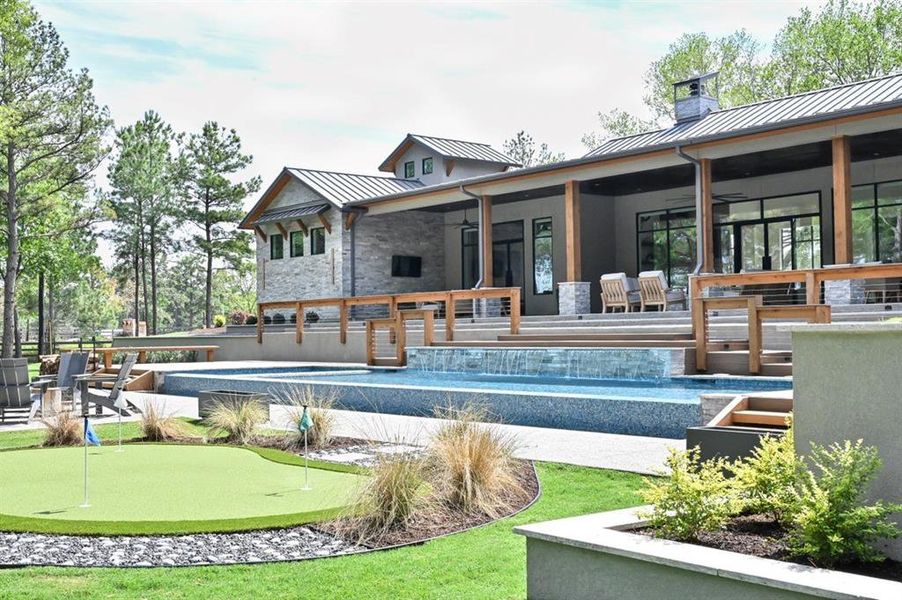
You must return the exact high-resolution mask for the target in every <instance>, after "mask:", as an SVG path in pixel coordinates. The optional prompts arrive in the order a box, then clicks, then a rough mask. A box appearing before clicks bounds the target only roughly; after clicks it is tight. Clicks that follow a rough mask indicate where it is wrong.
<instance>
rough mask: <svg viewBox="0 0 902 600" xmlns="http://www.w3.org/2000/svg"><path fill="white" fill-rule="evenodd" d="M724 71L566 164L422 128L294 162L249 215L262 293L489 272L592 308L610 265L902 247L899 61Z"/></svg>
mask: <svg viewBox="0 0 902 600" xmlns="http://www.w3.org/2000/svg"><path fill="white" fill-rule="evenodd" d="M715 78H716V74H708V75H702V76H699V77H695V78H692V79H690V80H687V81H683V82H678V83H676V84H674V94H675V103H676V122H675V123H674V124H673V125H672V126H670V127H668V128H665V129H662V130H659V131H653V132H648V133H642V134H639V135H634V136H628V137H623V138H617V139H611V140H608V141H606V142H605V143H604V144H603V145H602V146H601V147H599V148H596V149H595V150H593V151H592V152H590V153H588V154H587V155H586V156H584V157H581V158H577V159H573V160H567V161H563V162H560V163H555V164H550V165H543V166H539V167H532V168H526V169H518V168H516V167H518V166H519V165H516V164H515V162H514V161H513V160H511V159H510V158H509V157H506V156H504V155H503V154H502V153H500V152H498V151H496V150H494V149H492V148H491V147H489V146H488V145H485V144H476V143H472V142H461V141H455V140H448V139H444V138H435V137H428V136H420V135H408V136H407V137H406V138H405V139H404V140H403V142H402V143H401V144H400V145H399V146H398V147H397V148H395V149H394V150H393V151H392V152H391V154H390V155H389V156H388V158H386V159H385V160H384V161H383V163H382V164H381V165H380V170H381V171H385V172H388V173H390V174H391V175H390V176H385V177H381V176H378V177H377V176H368V175H348V174H342V173H331V172H321V171H311V170H306V169H291V168H286V169H284V170H283V171H282V173H280V174H279V176H278V177H277V178H276V180H275V181H274V182H273V183H272V185H271V186H270V187H269V189H267V190H266V192H265V193H264V194H263V195H262V197H261V198H260V200H259V201H258V202H257V204H256V205H255V206H254V208H253V209H252V210H251V211H250V213H249V214H248V215H247V216H246V217H245V219H244V220H243V221H242V223H241V227H243V228H246V229H254V230H255V231H256V233H257V259H258V294H259V301H261V302H265V301H274V300H302V299H310V298H317V297H338V296H361V295H368V294H385V293H401V292H414V291H432V290H450V289H463V288H469V287H473V286H475V285H477V284H481V285H484V286H498V287H501V286H516V287H520V288H522V294H521V298H522V300H521V302H522V307H521V308H522V310H523V311H524V314H554V313H558V312H560V313H585V312H588V311H590V310H593V311H597V310H599V308H600V306H599V294H598V279H599V276H600V275H602V274H603V273H609V272H618V271H623V272H626V273H627V274H628V275H632V276H635V275H636V274H637V273H638V272H640V271H645V270H653V269H655V270H656V269H660V270H663V271H664V272H665V274H666V277H667V278H668V280H669V282H670V284H671V285H672V286H678V287H685V286H686V285H687V280H688V276H689V275H690V274H691V273H693V272H694V271H700V272H702V273H747V272H752V271H761V270H765V271H767V270H773V271H777V270H795V269H810V268H819V267H822V266H827V265H832V264H845V263H872V262H902V74H898V75H890V76H886V77H880V78H876V79H871V80H867V81H861V82H856V83H851V84H847V85H841V86H837V87H832V88H827V89H822V90H817V91H813V92H808V93H804V94H797V95H793V96H787V97H783V98H778V99H775V100H768V101H764V102H758V103H755V104H749V105H745V106H739V107H733V108H726V109H721V108H719V106H718V102H717V97H716V93H715V92H714V90H715V89H716V81H715ZM480 223H491V227H480ZM698 224H701V227H700V228H698V229H696V227H697V225H698Z"/></svg>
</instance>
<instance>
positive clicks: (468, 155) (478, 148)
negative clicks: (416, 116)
mask: <svg viewBox="0 0 902 600" xmlns="http://www.w3.org/2000/svg"><path fill="white" fill-rule="evenodd" d="M408 137H410V139H412V140H415V141H417V142H420V143H421V144H423V145H424V146H428V147H429V148H432V149H433V150H435V151H436V152H438V153H439V154H441V155H442V156H443V157H445V158H462V159H466V160H480V161H483V162H493V163H499V164H502V165H510V166H514V167H519V166H520V163H518V162H517V161H515V160H514V159H512V158H511V157H510V156H507V155H505V154H502V153H501V152H498V151H497V150H495V149H494V148H492V147H491V146H489V145H488V144H480V143H478V142H464V141H460V140H450V139H447V138H437V137H431V136H427V135H416V134H413V133H411V134H410V135H409V136H408Z"/></svg>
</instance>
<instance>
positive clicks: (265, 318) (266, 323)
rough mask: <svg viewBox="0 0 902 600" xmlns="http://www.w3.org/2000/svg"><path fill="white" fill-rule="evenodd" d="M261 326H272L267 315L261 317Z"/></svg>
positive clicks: (270, 318) (270, 319)
mask: <svg viewBox="0 0 902 600" xmlns="http://www.w3.org/2000/svg"><path fill="white" fill-rule="evenodd" d="M263 324H264V325H271V324H272V317H270V316H269V315H263Z"/></svg>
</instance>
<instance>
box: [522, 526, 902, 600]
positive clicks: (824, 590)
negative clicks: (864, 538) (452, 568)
mask: <svg viewBox="0 0 902 600" xmlns="http://www.w3.org/2000/svg"><path fill="white" fill-rule="evenodd" d="M637 510H639V509H626V510H619V511H612V512H605V513H596V514H591V515H585V516H582V517H573V518H569V519H560V520H556V521H546V522H544V523H536V524H533V525H523V526H520V527H515V528H514V531H515V532H516V533H519V534H521V535H524V536H526V570H527V575H526V577H527V597H528V598H530V599H536V600H539V599H542V600H545V599H549V600H550V599H558V598H560V599H562V600H563V599H567V600H581V599H586V600H588V599H593V600H595V599H604V598H617V599H621V600H630V599H636V600H640V599H642V600H645V599H648V598H706V599H708V598H730V599H731V600H745V599H748V600H752V599H756V600H757V599H787V600H788V599H799V598H843V599H851V598H869V599H881V600H890V599H893V600H898V599H899V598H902V584H900V583H896V582H892V581H886V580H882V579H875V578H873V577H863V576H861V575H850V574H847V573H840V572H837V571H829V570H825V569H817V568H814V567H807V566H804V565H797V564H792V563H784V562H780V561H776V560H770V559H766V558H758V557H754V556H745V555H742V554H737V553H735V552H726V551H724V550H716V549H713V548H704V547H701V546H695V545H692V544H684V543H680V542H671V541H668V540H660V539H655V538H651V537H648V536H644V535H641V534H637V533H630V531H629V530H630V529H636V528H638V527H641V526H642V525H644V521H642V520H641V519H640V518H639V517H638V516H637V515H636V511H637Z"/></svg>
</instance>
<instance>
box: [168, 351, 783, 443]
mask: <svg viewBox="0 0 902 600" xmlns="http://www.w3.org/2000/svg"><path fill="white" fill-rule="evenodd" d="M298 387H309V388H311V389H313V390H314V391H315V392H318V393H322V394H330V395H334V396H335V397H336V398H337V404H338V407H339V408H344V409H349V410H357V411H366V412H377V413H391V414H404V415H414V416H432V415H433V414H434V411H435V408H436V407H444V406H449V405H452V406H462V405H464V404H467V403H469V402H477V403H479V404H482V405H484V406H485V407H486V408H487V409H488V411H489V412H490V413H491V414H493V415H494V416H496V417H497V418H498V419H499V420H501V421H503V422H506V423H513V424H520V425H533V426H539V427H555V428H563V429H581V430H587V431H602V432H608V433H623V434H632V435H649V436H656V437H669V438H682V437H684V436H685V432H686V428H687V427H691V426H695V425H698V424H699V423H700V419H701V404H700V402H699V396H700V395H701V394H725V395H736V394H740V393H746V392H752V391H765V390H779V389H789V388H791V387H792V382H791V380H787V379H772V378H750V377H684V376H676V377H661V378H656V379H603V378H573V377H555V376H542V375H529V376H518V375H497V374H486V373H473V372H459V373H449V372H429V371H422V370H416V369H362V368H359V367H358V368H332V367H325V368H323V367H317V368H306V367H304V368H300V369H299V368H297V367H294V368H278V369H253V370H249V369H248V370H245V369H232V370H222V369H219V370H216V369H213V370H205V371H191V372H181V373H167V374H166V375H165V377H164V380H163V384H162V387H161V390H160V391H162V392H164V393H168V394H180V395H190V396H195V395H197V394H198V392H200V391H204V390H231V391H249V392H250V391H254V392H261V391H262V392H267V393H269V394H270V395H271V396H272V397H273V401H274V402H276V403H278V402H280V401H284V400H283V398H284V396H285V395H286V392H288V391H290V390H292V389H296V388H298Z"/></svg>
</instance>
